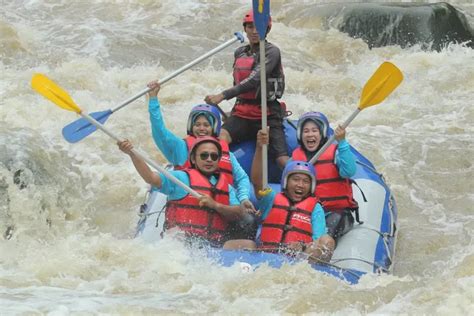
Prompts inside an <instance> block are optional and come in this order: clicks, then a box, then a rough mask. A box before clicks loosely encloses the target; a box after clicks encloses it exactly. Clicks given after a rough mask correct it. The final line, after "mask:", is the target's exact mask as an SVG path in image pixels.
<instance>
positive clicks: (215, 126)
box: [186, 104, 221, 137]
mask: <svg viewBox="0 0 474 316" xmlns="http://www.w3.org/2000/svg"><path fill="white" fill-rule="evenodd" d="M199 115H204V116H205V117H206V119H207V120H208V121H209V124H211V126H212V136H215V137H218V136H219V133H220V131H221V115H220V113H219V110H218V109H217V108H216V107H215V106H212V105H209V104H198V105H196V106H194V107H193V108H192V109H191V112H190V113H189V116H188V124H187V127H186V131H187V133H188V135H192V134H193V125H194V121H195V120H196V119H197V117H198V116H199Z"/></svg>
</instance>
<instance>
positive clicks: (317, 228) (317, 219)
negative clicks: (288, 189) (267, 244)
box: [257, 190, 327, 240]
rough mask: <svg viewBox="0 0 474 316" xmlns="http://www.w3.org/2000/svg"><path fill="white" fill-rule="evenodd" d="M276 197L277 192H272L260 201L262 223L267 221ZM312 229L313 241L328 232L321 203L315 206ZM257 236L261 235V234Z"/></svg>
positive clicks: (312, 214) (312, 215)
mask: <svg viewBox="0 0 474 316" xmlns="http://www.w3.org/2000/svg"><path fill="white" fill-rule="evenodd" d="M276 195H277V192H275V191H273V190H272V191H271V192H270V193H269V194H267V195H265V196H264V197H262V198H261V199H260V200H258V202H257V206H258V209H259V210H260V211H262V221H263V220H265V218H267V216H268V214H269V213H270V210H271V209H272V206H273V202H274V201H275V197H276ZM311 228H312V230H313V240H316V239H318V238H319V237H321V236H322V235H324V234H326V232H327V229H326V219H325V217H324V210H323V208H322V206H321V205H320V204H319V203H317V204H316V205H315V207H314V209H313V212H312V213H311ZM259 230H260V229H259ZM257 235H260V232H259V233H258V234H257Z"/></svg>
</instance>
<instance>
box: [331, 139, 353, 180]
mask: <svg viewBox="0 0 474 316" xmlns="http://www.w3.org/2000/svg"><path fill="white" fill-rule="evenodd" d="M334 160H335V163H336V166H337V169H338V170H339V175H340V176H341V177H342V178H350V177H352V176H353V175H355V173H356V168H357V167H356V159H355V155H354V153H353V152H352V151H351V146H350V145H349V142H348V141H347V140H345V139H343V140H341V141H340V142H339V143H338V144H337V149H336V155H335V158H334Z"/></svg>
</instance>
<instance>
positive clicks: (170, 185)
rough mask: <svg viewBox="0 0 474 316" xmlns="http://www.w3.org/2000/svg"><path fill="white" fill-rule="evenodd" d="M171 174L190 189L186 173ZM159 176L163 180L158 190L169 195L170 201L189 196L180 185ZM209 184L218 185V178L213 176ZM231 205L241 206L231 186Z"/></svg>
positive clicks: (176, 172)
mask: <svg viewBox="0 0 474 316" xmlns="http://www.w3.org/2000/svg"><path fill="white" fill-rule="evenodd" d="M170 173H171V174H172V175H173V176H175V177H176V178H177V179H178V180H180V181H181V182H183V183H184V184H186V185H187V186H188V187H189V185H190V182H189V176H188V174H187V173H186V172H184V171H182V170H173V171H170ZM159 175H160V178H161V188H160V189H158V191H160V192H161V193H163V194H165V195H167V196H168V199H169V200H173V201H174V200H180V199H182V198H184V197H185V196H186V195H188V192H187V191H185V190H184V189H183V188H182V187H180V186H179V185H177V184H176V183H174V182H173V181H171V180H170V179H168V178H167V177H165V176H164V175H163V174H161V173H160V174H159ZM209 182H211V183H212V184H216V183H217V178H216V177H215V176H211V177H210V178H209ZM229 204H230V205H239V204H240V202H239V200H238V199H237V197H236V195H235V190H234V188H233V187H232V186H231V185H229Z"/></svg>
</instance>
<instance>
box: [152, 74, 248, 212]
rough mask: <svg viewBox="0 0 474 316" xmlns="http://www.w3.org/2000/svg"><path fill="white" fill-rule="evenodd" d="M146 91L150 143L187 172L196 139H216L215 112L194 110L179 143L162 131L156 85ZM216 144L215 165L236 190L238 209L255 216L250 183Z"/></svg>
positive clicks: (217, 121) (199, 107)
mask: <svg viewBox="0 0 474 316" xmlns="http://www.w3.org/2000/svg"><path fill="white" fill-rule="evenodd" d="M148 87H149V88H151V89H152V90H150V92H149V94H148V96H149V101H148V111H149V113H150V123H151V130H152V136H153V140H154V141H155V144H156V146H157V147H158V148H159V149H160V151H161V152H162V153H163V155H164V156H165V158H166V159H167V160H168V161H169V162H171V163H172V164H174V165H175V168H176V169H183V168H188V167H189V166H190V165H191V164H190V161H189V159H188V158H189V152H190V149H191V146H192V144H193V142H194V140H195V139H196V137H200V136H212V137H217V136H218V135H219V132H220V129H221V117H220V114H219V111H218V110H217V109H216V108H215V107H214V106H211V105H208V104H199V105H196V106H194V107H193V108H192V110H191V112H190V113H189V116H188V122H187V125H186V126H187V128H186V130H187V134H188V135H187V136H186V137H185V138H184V139H182V138H180V137H178V136H176V135H175V134H173V133H172V132H171V131H170V130H168V129H167V128H166V125H165V122H164V120H163V116H162V114H161V109H160V102H159V101H158V97H157V96H158V92H159V91H160V88H161V86H160V84H159V83H158V81H152V82H150V83H149V84H148ZM218 141H219V143H220V146H221V148H222V157H221V159H220V161H219V168H220V171H221V172H222V173H223V174H224V175H225V176H226V177H227V178H228V179H227V180H228V182H229V183H230V184H231V185H232V186H234V187H235V188H236V190H237V198H238V199H239V201H240V202H241V206H242V208H243V209H244V210H248V211H249V212H255V208H254V206H253V204H252V203H251V202H250V200H249V196H250V195H249V188H250V180H249V177H248V175H247V173H245V171H244V170H243V169H242V167H241V166H240V164H239V162H238V161H237V159H236V158H235V156H234V154H233V153H231V152H230V151H229V146H228V144H227V143H226V142H224V141H222V140H218Z"/></svg>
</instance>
